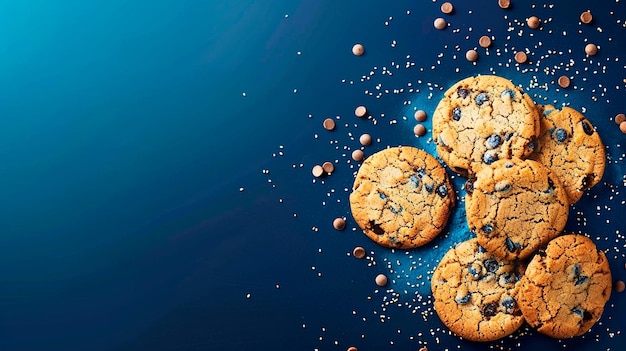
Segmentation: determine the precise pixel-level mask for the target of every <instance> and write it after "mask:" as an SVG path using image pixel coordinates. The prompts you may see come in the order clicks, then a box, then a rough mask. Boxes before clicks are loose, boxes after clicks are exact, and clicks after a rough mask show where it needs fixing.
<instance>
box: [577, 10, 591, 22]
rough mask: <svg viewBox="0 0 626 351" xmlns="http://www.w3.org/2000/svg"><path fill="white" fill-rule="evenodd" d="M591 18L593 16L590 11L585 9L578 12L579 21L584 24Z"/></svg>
mask: <svg viewBox="0 0 626 351" xmlns="http://www.w3.org/2000/svg"><path fill="white" fill-rule="evenodd" d="M592 20H593V16H592V15H591V12H590V11H585V12H583V13H581V14H580V21H581V22H582V23H584V24H589V23H591V21H592Z"/></svg>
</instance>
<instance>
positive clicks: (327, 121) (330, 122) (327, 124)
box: [322, 118, 335, 130]
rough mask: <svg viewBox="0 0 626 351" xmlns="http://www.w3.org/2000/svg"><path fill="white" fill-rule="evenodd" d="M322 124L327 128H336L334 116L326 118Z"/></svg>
mask: <svg viewBox="0 0 626 351" xmlns="http://www.w3.org/2000/svg"><path fill="white" fill-rule="evenodd" d="M322 125H323V126H324V129H326V130H333V129H335V121H334V120H333V119H332V118H326V119H325V120H324V123H322Z"/></svg>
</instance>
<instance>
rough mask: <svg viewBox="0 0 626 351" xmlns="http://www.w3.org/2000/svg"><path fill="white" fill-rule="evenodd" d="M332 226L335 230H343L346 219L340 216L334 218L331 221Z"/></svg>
mask: <svg viewBox="0 0 626 351" xmlns="http://www.w3.org/2000/svg"><path fill="white" fill-rule="evenodd" d="M333 228H335V229H337V230H344V229H345V228H346V220H345V219H343V218H341V217H337V218H335V220H334V221H333Z"/></svg>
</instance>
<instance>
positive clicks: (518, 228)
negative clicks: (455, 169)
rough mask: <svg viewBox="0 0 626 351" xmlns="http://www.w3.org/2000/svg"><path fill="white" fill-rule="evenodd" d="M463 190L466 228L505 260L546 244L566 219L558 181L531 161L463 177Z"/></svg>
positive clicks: (494, 166)
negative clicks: (467, 177)
mask: <svg viewBox="0 0 626 351" xmlns="http://www.w3.org/2000/svg"><path fill="white" fill-rule="evenodd" d="M465 190H466V195H465V211H466V216H467V223H468V225H469V228H470V230H472V231H473V232H474V233H476V237H477V238H478V242H479V243H480V244H481V245H482V246H484V247H485V248H486V249H487V250H488V251H490V252H492V253H493V254H494V255H496V256H497V257H501V258H505V259H509V260H511V259H517V258H519V259H524V258H527V257H529V256H530V255H531V254H532V253H533V252H534V251H535V250H536V249H538V248H539V247H540V246H542V245H545V244H547V243H548V241H550V240H551V239H553V238H554V237H556V236H557V235H559V234H560V233H561V231H562V230H563V228H564V227H565V224H566V222H567V218H568V215H569V204H568V202H567V195H566V194H565V190H564V189H563V186H562V185H561V182H560V180H559V179H558V177H556V175H554V174H553V173H552V171H551V170H550V169H549V168H548V167H546V166H544V165H542V164H540V163H539V162H537V161H533V160H520V159H517V158H516V159H511V160H498V161H496V162H494V163H492V164H491V165H488V166H485V167H484V168H483V169H482V170H481V171H480V172H478V173H476V178H470V179H468V181H467V182H466V184H465Z"/></svg>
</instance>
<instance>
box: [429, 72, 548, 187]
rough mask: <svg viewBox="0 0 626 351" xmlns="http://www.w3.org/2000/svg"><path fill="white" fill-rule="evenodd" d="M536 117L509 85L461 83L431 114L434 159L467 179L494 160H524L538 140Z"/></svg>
mask: <svg viewBox="0 0 626 351" xmlns="http://www.w3.org/2000/svg"><path fill="white" fill-rule="evenodd" d="M539 118H540V117H539V112H538V111H537V108H536V106H535V103H534V102H533V101H532V99H531V98H530V97H529V96H528V95H527V94H525V93H524V92H523V91H522V89H521V88H519V87H517V86H515V85H514V84H513V83H512V82H511V81H510V80H508V79H506V78H503V77H499V76H493V75H484V76H477V77H469V78H465V79H463V80H461V81H459V82H457V83H456V84H454V85H453V86H452V87H450V88H449V89H448V90H447V91H446V92H445V93H444V97H443V98H442V99H441V101H440V102H439V104H438V105H437V108H436V109H435V112H434V114H433V139H434V140H435V142H436V143H437V154H438V155H439V156H440V157H441V158H442V159H443V160H444V162H445V163H446V164H447V165H448V166H449V167H450V168H451V169H452V170H454V171H455V172H457V173H459V174H461V175H463V176H466V175H468V174H469V175H471V174H474V173H476V172H478V171H479V170H480V169H481V168H482V166H483V165H488V164H490V163H492V162H494V161H495V160H498V159H510V158H512V157H518V158H522V159H524V158H526V157H527V156H528V155H530V154H531V153H532V152H533V150H534V145H535V139H536V137H537V136H538V135H539V123H540V120H539Z"/></svg>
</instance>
